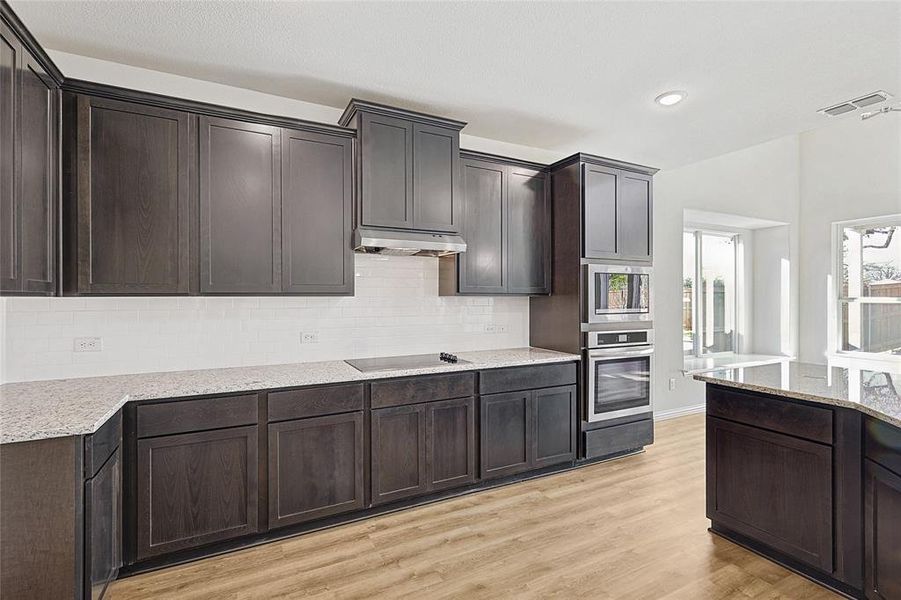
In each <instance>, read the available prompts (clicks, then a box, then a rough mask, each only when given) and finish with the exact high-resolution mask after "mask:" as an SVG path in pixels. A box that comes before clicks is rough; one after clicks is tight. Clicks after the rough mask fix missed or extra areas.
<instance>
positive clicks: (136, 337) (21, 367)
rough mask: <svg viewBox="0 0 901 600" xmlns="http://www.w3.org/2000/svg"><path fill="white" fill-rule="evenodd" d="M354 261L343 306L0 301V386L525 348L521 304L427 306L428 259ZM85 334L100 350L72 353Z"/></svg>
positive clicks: (465, 301)
mask: <svg viewBox="0 0 901 600" xmlns="http://www.w3.org/2000/svg"><path fill="white" fill-rule="evenodd" d="M355 261H356V265H355V267H356V268H355V273H356V280H355V287H356V294H355V296H354V297H338V298H327V297H269V296H264V297H234V298H232V297H190V298H183V297H178V298H176V297H152V298H148V297H140V298H138V297H134V298H2V299H0V322H2V330H3V331H2V353H0V354H2V356H0V366H2V369H0V381H4V382H6V381H27V380H33V379H55V378H62V377H88V376H94V375H113V374H120V373H135V372H148V371H172V370H183V369H209V368H217V367H233V366H242V365H259V364H277V363H288V362H310V361H318V360H337V359H344V358H359V357H366V356H388V355H395V354H415V353H422V352H438V351H442V350H446V351H451V352H453V351H465V350H490V349H494V348H509V347H516V346H525V345H528V340H529V332H528V326H529V325H528V323H529V301H528V299H527V298H506V297H497V298H493V297H439V296H438V262H437V261H436V260H435V259H432V258H421V257H378V256H366V255H355ZM487 325H494V326H504V327H506V332H505V333H500V332H487V331H486V326H487ZM304 331H307V332H310V331H315V332H318V333H319V342H317V343H306V344H301V341H300V340H301V337H300V336H301V333H302V332H304ZM88 336H90V337H100V338H102V346H103V349H102V351H101V352H88V353H75V352H74V351H73V350H74V347H73V343H74V338H75V337H88Z"/></svg>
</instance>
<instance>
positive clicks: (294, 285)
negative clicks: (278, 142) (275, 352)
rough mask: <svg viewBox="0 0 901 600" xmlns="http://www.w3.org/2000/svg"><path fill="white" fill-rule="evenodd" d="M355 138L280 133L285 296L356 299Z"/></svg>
mask: <svg viewBox="0 0 901 600" xmlns="http://www.w3.org/2000/svg"><path fill="white" fill-rule="evenodd" d="M352 142H353V140H352V139H351V138H347V137H339V136H330V135H323V134H318V133H309V132H304V131H291V130H283V131H282V165H283V166H282V236H281V238H282V291H283V292H287V293H296V294H328V295H334V296H338V295H348V296H350V295H353V291H354V273H353V267H354V262H353V247H352V245H351V229H352V227H353V214H352V211H353V204H352V202H353V190H352V186H353V172H352V169H351V166H352V165H351V161H352V157H351V152H352Z"/></svg>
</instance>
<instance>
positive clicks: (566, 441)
mask: <svg viewBox="0 0 901 600" xmlns="http://www.w3.org/2000/svg"><path fill="white" fill-rule="evenodd" d="M533 395H534V396H533V403H532V411H533V413H534V414H533V416H532V421H533V423H534V424H535V436H534V441H533V444H532V452H533V457H532V463H533V464H532V466H533V467H534V468H536V469H538V468H541V467H546V466H548V465H555V464H559V463H563V462H568V461H572V460H575V458H576V427H577V425H576V422H577V419H576V399H577V397H578V394H577V392H576V386H574V385H566V386H561V387H553V388H544V389H540V390H535V391H534V392H533Z"/></svg>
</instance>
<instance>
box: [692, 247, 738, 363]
mask: <svg viewBox="0 0 901 600" xmlns="http://www.w3.org/2000/svg"><path fill="white" fill-rule="evenodd" d="M737 238H738V236H736V235H734V234H728V233H720V232H714V231H700V230H689V231H685V232H684V233H683V236H682V273H683V276H682V349H683V352H684V353H685V354H686V355H689V356H704V355H708V354H719V353H724V352H735V351H736V348H735V343H736V323H737V321H738V319H737V316H738V296H737V294H736V289H737V286H736V260H737V258H736V245H737ZM698 281H700V285H695V282H698Z"/></svg>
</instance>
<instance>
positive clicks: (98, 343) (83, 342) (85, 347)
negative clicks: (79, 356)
mask: <svg viewBox="0 0 901 600" xmlns="http://www.w3.org/2000/svg"><path fill="white" fill-rule="evenodd" d="M72 349H73V350H74V351H75V352H101V351H102V350H103V338H99V337H80V338H75V343H74V344H73V348H72Z"/></svg>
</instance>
